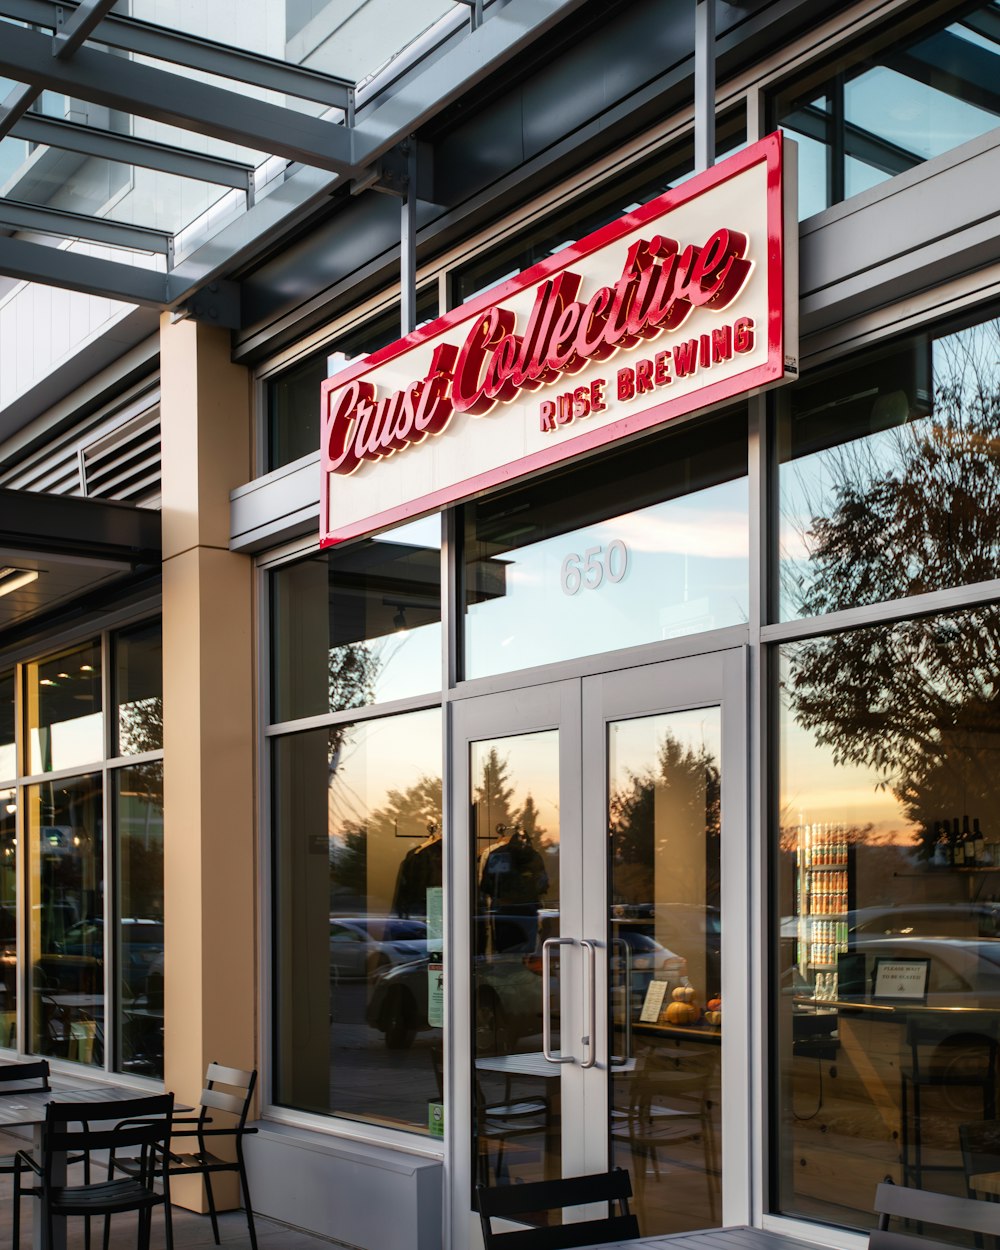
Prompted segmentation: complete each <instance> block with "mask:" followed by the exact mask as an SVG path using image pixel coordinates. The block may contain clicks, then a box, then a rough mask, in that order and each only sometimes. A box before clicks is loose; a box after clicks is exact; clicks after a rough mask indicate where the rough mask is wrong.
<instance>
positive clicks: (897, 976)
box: [872, 957, 931, 1003]
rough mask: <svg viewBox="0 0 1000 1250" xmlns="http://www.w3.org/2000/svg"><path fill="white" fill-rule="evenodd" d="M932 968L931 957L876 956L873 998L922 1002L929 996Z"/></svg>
mask: <svg viewBox="0 0 1000 1250" xmlns="http://www.w3.org/2000/svg"><path fill="white" fill-rule="evenodd" d="M930 969H931V961H930V960H929V959H885V958H882V957H879V958H876V960H875V973H874V976H873V978H872V998H873V999H874V1000H875V1001H879V1000H888V1001H891V1002H909V1003H922V1002H923V1001H924V999H925V998H926V997H927V978H928V976H929V974H930Z"/></svg>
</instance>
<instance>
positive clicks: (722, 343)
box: [712, 326, 733, 364]
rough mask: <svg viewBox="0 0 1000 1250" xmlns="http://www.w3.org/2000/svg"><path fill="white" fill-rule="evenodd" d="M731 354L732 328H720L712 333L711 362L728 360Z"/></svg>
mask: <svg viewBox="0 0 1000 1250" xmlns="http://www.w3.org/2000/svg"><path fill="white" fill-rule="evenodd" d="M732 354H733V327H732V326H722V327H721V328H720V329H718V330H713V331H712V361H713V363H715V364H717V363H718V362H719V361H720V360H729V359H730V358H731V356H732Z"/></svg>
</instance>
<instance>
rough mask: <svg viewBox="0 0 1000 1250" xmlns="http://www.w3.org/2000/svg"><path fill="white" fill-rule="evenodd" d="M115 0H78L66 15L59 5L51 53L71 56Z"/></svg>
mask: <svg viewBox="0 0 1000 1250" xmlns="http://www.w3.org/2000/svg"><path fill="white" fill-rule="evenodd" d="M114 3H115V0H80V3H79V4H78V5H77V7H76V9H75V10H73V11H72V12H71V13H70V15H69V16H68V17H66V9H65V7H64V6H62V7H60V9H59V12H58V14H57V24H56V28H55V38H54V39H53V41H52V55H53V56H58V57H67V56H72V55H73V53H74V52H75V51H76V49H77V48H78V47H79V46H80V45H81V44H82V43H83V41H84V40H85V39H86V38H87V37H88V36H89V35H90V34H91V32H92V31H94V30H96V29H97V27H98V26H99V25H100V23H101V21H102V20H103V18H104V15H105V14H106V13H107V11H108V9H110V8H111V6H112V5H113V4H114Z"/></svg>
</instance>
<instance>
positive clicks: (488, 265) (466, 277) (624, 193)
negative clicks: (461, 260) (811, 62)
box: [454, 114, 746, 303]
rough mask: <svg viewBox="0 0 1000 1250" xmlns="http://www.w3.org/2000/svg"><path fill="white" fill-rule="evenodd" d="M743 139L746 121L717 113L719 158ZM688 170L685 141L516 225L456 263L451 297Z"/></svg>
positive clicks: (602, 220) (675, 182) (526, 263)
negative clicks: (520, 227)
mask: <svg viewBox="0 0 1000 1250" xmlns="http://www.w3.org/2000/svg"><path fill="white" fill-rule="evenodd" d="M745 143H746V127H745V124H744V119H743V118H742V117H739V116H734V115H732V114H730V115H729V116H728V117H725V118H722V119H720V121H719V125H718V130H717V138H716V150H717V153H718V159H719V160H721V159H722V158H723V157H724V156H729V155H731V153H733V152H737V151H739V149H740V148H741V147H743V146H744V145H745ZM693 174H694V150H693V148H692V147H691V146H690V145H688V146H687V147H681V148H680V149H678V148H672V149H671V150H670V151H668V152H660V153H658V154H657V155H656V157H654V158H653V159H652V160H650V161H647V162H645V163H644V164H643V165H642V166H641V167H640V168H639V169H638V170H635V171H631V172H630V173H629V174H628V175H627V176H625V177H620V176H619V177H616V178H614V179H612V180H609V182H608V183H606V184H605V185H604V186H602V187H598V188H596V189H594V190H591V191H588V193H587V194H586V195H584V196H580V197H579V200H578V201H577V203H575V204H573V205H570V206H569V207H566V206H563V207H562V208H560V209H559V210H558V212H555V213H553V214H551V216H549V217H547V218H546V219H545V220H544V221H543V222H541V223H537V224H535V225H533V226H532V227H531V228H530V229H529V230H524V231H521V232H520V233H518V234H516V235H514V236H513V237H512V238H510V239H507V240H506V241H505V242H504V243H502V244H501V245H500V246H499V247H496V248H493V249H491V250H490V251H489V252H487V253H486V254H485V255H483V256H479V257H477V258H476V259H475V260H474V261H472V262H470V263H469V264H468V265H466V266H465V267H463V268H461V269H459V270H458V271H457V272H456V274H455V278H454V284H455V287H454V289H455V298H456V301H457V302H458V303H464V302H465V301H466V300H468V299H471V298H472V297H473V295H476V294H478V293H479V292H480V291H486V290H489V288H490V287H492V286H496V285H497V284H498V283H500V282H504V281H506V280H507V279H508V278H513V277H514V276H515V275H516V274H519V273H521V272H522V271H523V270H525V269H528V268H530V267H531V266H532V265H535V264H537V263H538V262H539V261H540V260H545V258H546V257H547V256H551V255H552V254H553V253H554V252H558V251H561V250H562V248H564V247H566V246H567V244H568V243H571V242H574V241H576V240H577V239H582V238H583V237H584V236H585V235H588V234H592V233H593V231H595V230H599V229H600V228H601V226H606V225H607V224H608V222H611V221H617V220H618V218H619V217H623V216H624V215H625V214H626V213H629V212H631V211H632V210H633V209H634V208H637V207H638V206H639V205H640V204H645V203H646V202H647V201H648V200H653V199H655V198H656V197H657V196H658V195H662V194H663V192H664V191H668V190H669V189H670V188H671V187H676V186H679V185H680V184H681V183H682V182H686V181H687V180H688V178H690V177H691V176H692V175H693Z"/></svg>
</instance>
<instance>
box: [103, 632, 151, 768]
mask: <svg viewBox="0 0 1000 1250" xmlns="http://www.w3.org/2000/svg"><path fill="white" fill-rule="evenodd" d="M114 648H115V669H114V672H115V700H116V704H117V711H118V754H119V755H142V754H143V753H144V752H146V751H162V750H163V637H162V629H161V626H160V622H159V621H158V620H157V621H146V622H144V623H143V624H142V625H136V626H134V627H133V628H131V629H123V630H120V631H119V632H118V633H117V634H116V635H115V641H114Z"/></svg>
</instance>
